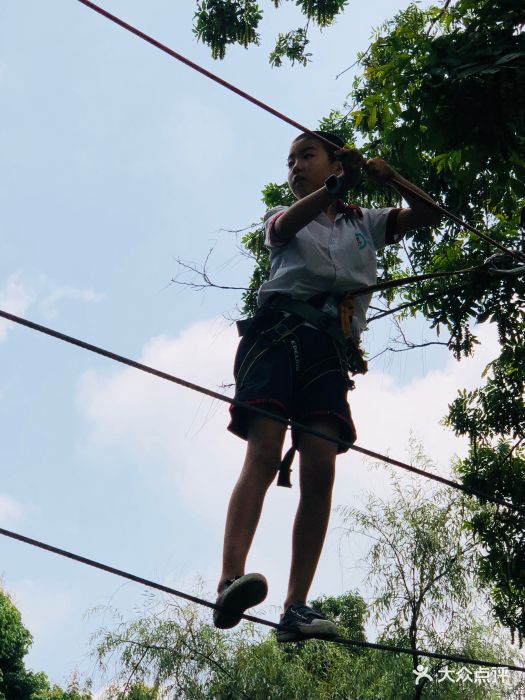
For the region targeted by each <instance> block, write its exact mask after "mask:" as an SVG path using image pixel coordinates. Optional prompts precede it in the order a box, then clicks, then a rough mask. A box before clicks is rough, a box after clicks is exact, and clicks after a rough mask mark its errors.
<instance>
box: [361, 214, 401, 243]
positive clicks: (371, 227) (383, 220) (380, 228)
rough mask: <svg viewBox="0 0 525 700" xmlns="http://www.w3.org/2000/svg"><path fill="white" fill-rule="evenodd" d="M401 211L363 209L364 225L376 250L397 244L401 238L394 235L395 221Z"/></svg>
mask: <svg viewBox="0 0 525 700" xmlns="http://www.w3.org/2000/svg"><path fill="white" fill-rule="evenodd" d="M400 211H401V209H396V208H392V207H386V208H384V209H363V210H362V212H363V220H362V225H364V226H365V227H366V229H367V231H368V233H369V234H370V238H371V239H372V241H373V243H374V247H375V249H376V250H381V248H384V247H385V246H386V245H391V244H392V243H397V242H398V241H400V240H401V238H402V237H403V236H402V235H396V232H395V231H396V221H397V217H398V215H399V212H400Z"/></svg>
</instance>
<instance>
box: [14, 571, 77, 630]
mask: <svg viewBox="0 0 525 700" xmlns="http://www.w3.org/2000/svg"><path fill="white" fill-rule="evenodd" d="M10 594H11V595H12V597H13V601H14V603H15V605H16V606H17V608H18V609H19V610H20V612H21V613H22V621H23V623H24V625H25V626H26V627H27V628H28V629H30V630H31V634H33V636H34V637H35V638H38V639H39V641H40V643H43V642H44V643H45V640H46V639H52V638H53V637H54V635H56V634H57V633H59V632H60V631H61V630H62V629H63V628H64V625H65V624H66V623H67V622H68V620H69V619H70V616H71V615H72V614H73V613H75V614H76V610H75V609H74V604H73V599H72V596H71V593H70V592H69V591H66V590H57V589H56V587H54V588H53V589H52V590H46V588H45V587H43V584H42V581H33V580H30V579H23V580H22V581H20V582H18V583H16V584H15V585H14V586H11V589H10Z"/></svg>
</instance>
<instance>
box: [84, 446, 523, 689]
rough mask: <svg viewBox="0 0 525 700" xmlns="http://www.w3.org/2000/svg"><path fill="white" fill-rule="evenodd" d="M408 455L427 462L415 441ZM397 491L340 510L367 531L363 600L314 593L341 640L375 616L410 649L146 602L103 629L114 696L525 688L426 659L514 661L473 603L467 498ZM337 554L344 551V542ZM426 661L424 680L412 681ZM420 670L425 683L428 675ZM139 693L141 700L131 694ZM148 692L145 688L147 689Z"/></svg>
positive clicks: (351, 526) (507, 678) (351, 528)
mask: <svg viewBox="0 0 525 700" xmlns="http://www.w3.org/2000/svg"><path fill="white" fill-rule="evenodd" d="M413 461H414V462H415V463H416V464H417V465H418V466H419V467H422V466H424V467H426V468H431V467H430V466H429V464H428V458H426V457H425V456H424V454H423V453H422V450H421V448H420V447H418V446H417V445H414V450H413ZM391 481H392V485H393V488H394V494H395V495H394V498H393V499H392V500H391V501H389V502H384V501H382V500H380V499H378V498H377V497H374V496H370V498H369V500H368V501H367V502H365V503H363V504H362V506H360V507H359V508H342V509H341V515H342V518H343V530H346V531H347V532H348V533H349V535H351V536H352V537H354V538H355V537H356V531H359V532H360V533H362V534H364V535H365V536H367V537H369V538H370V542H371V545H370V547H369V550H368V555H367V557H366V561H365V564H364V573H365V574H366V581H367V584H368V585H367V589H368V590H371V591H372V592H373V595H372V596H371V597H370V600H369V601H368V602H367V603H365V601H364V599H363V598H362V597H361V595H360V594H359V593H357V592H355V591H348V592H346V593H344V594H342V595H339V596H333V597H321V598H318V599H317V600H314V601H311V605H313V606H314V607H315V608H317V609H320V610H321V611H323V612H324V613H325V614H327V615H328V616H330V618H331V619H334V620H336V621H337V624H338V627H339V631H340V634H341V636H342V637H345V638H347V639H353V640H357V641H366V631H365V629H366V622H367V620H368V618H369V616H372V617H373V618H374V619H375V620H376V622H377V623H378V625H379V627H380V629H381V633H380V635H379V639H378V641H379V642H382V643H384V644H388V645H396V646H402V647H405V648H409V649H412V650H413V651H414V656H411V655H401V654H394V653H391V652H385V651H379V650H373V649H363V648H359V647H346V646H342V645H338V644H332V643H329V642H325V641H322V640H310V641H306V642H300V643H292V644H279V643H277V641H276V639H275V635H274V634H273V632H270V633H267V632H265V631H261V630H260V628H259V629H257V628H256V627H254V626H253V625H252V624H251V623H243V624H242V625H241V626H240V627H239V628H236V629H235V630H232V631H231V632H229V633H227V632H224V631H221V630H217V629H215V628H214V627H212V626H211V624H210V622H209V613H205V614H202V612H201V611H200V610H198V609H197V608H195V607H194V606H188V605H179V604H178V603H177V602H174V601H173V599H152V600H151V601H150V606H151V607H150V608H149V609H148V610H147V611H146V612H145V614H142V615H140V616H139V617H138V619H136V620H134V621H131V622H119V623H118V624H117V625H116V627H115V628H113V629H109V630H107V629H106V630H101V631H100V638H99V643H98V646H97V654H98V657H99V660H100V662H101V663H102V665H103V667H106V664H108V663H110V662H113V663H115V665H116V677H115V682H114V684H113V685H112V686H110V688H109V693H108V697H111V698H112V700H124V698H130V697H132V696H131V695H128V694H127V686H128V685H129V684H131V683H135V684H136V685H137V686H140V685H141V684H143V683H147V684H148V685H149V686H150V687H152V688H154V689H155V691H156V692H158V696H157V695H156V694H153V695H152V696H151V698H152V700H156V698H157V697H158V698H161V697H173V696H176V697H178V698H181V700H208V699H209V698H214V699H216V700H227V699H230V698H232V699H233V698H235V699H237V698H242V699H243V700H296V699H297V700H299V698H300V699H301V700H348V698H352V700H391V698H394V697H395V698H396V699H399V700H419V699H420V698H429V699H430V698H432V700H456V699H457V700H463V698H465V697H467V693H468V697H469V700H503V698H508V699H509V700H510V698H511V697H516V693H517V692H519V691H521V690H523V689H524V687H525V685H524V683H525V682H524V681H523V678H522V677H521V674H511V673H510V672H509V673H508V674H505V675H503V674H501V675H500V676H498V675H497V674H495V673H494V674H492V675H491V674H485V673H484V672H483V670H482V669H481V670H480V669H479V668H477V667H475V666H473V667H470V668H466V667H462V666H461V665H459V664H452V663H450V664H449V663H447V662H445V661H441V660H435V659H428V658H425V657H422V656H420V655H418V654H417V650H418V649H425V648H426V649H431V650H433V651H440V652H443V653H449V654H450V653H452V654H459V655H464V656H470V657H473V658H482V659H485V660H487V661H496V662H500V663H512V662H513V659H514V658H515V657H516V650H515V649H512V648H511V646H510V643H509V640H508V636H507V635H503V633H502V628H500V627H498V625H494V624H493V621H492V620H491V619H490V618H487V616H486V614H484V613H483V611H482V610H480V607H481V606H480V591H479V589H478V588H477V587H476V583H475V578H474V576H473V565H472V564H473V560H474V558H473V553H474V550H475V549H476V547H477V544H476V542H475V541H474V538H473V536H472V532H470V531H465V530H464V528H463V527H462V524H463V515H464V509H465V508H468V505H467V504H466V503H465V499H464V497H463V496H462V495H461V496H458V495H456V494H451V493H450V491H449V490H448V489H443V488H439V489H434V490H433V492H432V494H430V495H431V498H429V493H428V492H427V491H423V490H422V489H421V486H420V484H419V483H418V482H415V481H413V482H411V483H407V481H406V480H405V481H403V482H401V481H400V480H399V478H398V477H396V475H395V474H394V473H391ZM342 551H343V552H344V547H343V548H342ZM420 667H423V668H424V669H425V671H426V674H427V678H426V679H423V680H422V681H419V682H417V683H416V682H415V681H416V675H415V674H414V671H417V670H418V668H420ZM428 676H429V677H430V678H431V680H429V679H428ZM138 697H140V698H142V696H140V695H139V696H138ZM146 698H148V700H149V696H146Z"/></svg>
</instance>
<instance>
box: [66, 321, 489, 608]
mask: <svg viewBox="0 0 525 700" xmlns="http://www.w3.org/2000/svg"><path fill="white" fill-rule="evenodd" d="M478 331H479V337H480V340H481V342H482V345H481V348H480V349H478V351H477V354H476V356H475V357H474V358H469V359H467V360H464V361H462V362H461V363H457V362H456V361H455V360H453V359H452V358H451V359H450V360H449V362H448V363H447V365H446V367H445V369H443V370H439V371H435V370H434V371H430V372H428V373H427V374H426V375H424V376H423V377H421V378H419V379H415V380H413V381H411V382H409V383H405V384H403V383H401V382H400V381H399V380H397V379H396V378H395V377H393V376H391V375H389V374H387V373H381V372H376V373H374V372H370V373H369V374H368V375H367V376H365V377H359V378H358V388H357V390H356V391H355V392H354V393H353V394H351V395H350V402H351V405H352V410H353V414H354V419H355V422H356V424H357V428H358V433H359V440H358V444H359V445H361V446H363V447H367V448H369V449H371V450H375V451H378V452H380V453H388V454H390V455H391V456H392V457H396V458H398V459H400V460H405V461H406V460H407V457H408V449H407V448H408V442H409V437H410V432H411V431H413V432H414V434H415V435H416V436H417V437H418V438H420V439H421V440H422V442H423V445H424V448H425V451H426V453H427V454H428V455H429V456H430V457H431V458H432V459H433V460H434V462H435V463H436V464H437V465H439V467H440V470H439V471H440V473H442V474H445V475H446V474H447V473H448V465H449V462H450V459H451V457H452V456H453V455H454V454H455V453H461V452H464V451H465V449H466V441H465V440H464V439H458V438H456V437H455V436H454V435H453V434H452V433H451V432H450V431H447V430H445V429H444V428H443V427H441V426H440V425H439V421H440V420H441V419H442V417H443V416H444V415H445V414H446V412H447V405H448V403H450V402H451V401H452V400H453V399H454V397H455V395H456V391H457V389H458V388H460V387H463V386H466V387H471V386H475V385H476V383H478V382H479V378H480V374H481V371H482V370H483V368H484V366H485V365H486V363H487V362H488V361H489V360H490V359H492V358H493V357H494V355H495V353H496V351H497V340H496V337H495V333H494V332H493V330H492V328H490V327H484V328H480V329H478ZM237 342H238V339H237V336H236V333H235V331H234V329H233V328H228V327H227V326H226V324H225V322H223V321H222V320H210V321H207V322H200V323H197V324H194V325H192V326H190V327H189V328H187V329H186V330H185V331H184V332H182V333H181V334H180V335H179V336H178V337H176V338H171V337H167V336H160V337H156V338H153V339H152V340H151V341H150V342H149V343H148V344H147V345H146V346H145V348H144V351H143V354H142V357H141V358H140V361H141V362H143V363H144V364H148V365H151V366H153V367H156V368H159V369H163V370H165V371H167V372H172V373H174V374H176V375H178V376H179V377H182V378H184V379H187V380H189V381H193V382H195V383H197V384H201V385H203V386H206V387H209V388H212V389H215V388H216V387H217V385H218V384H220V383H221V382H224V381H226V382H228V381H231V379H230V378H231V367H232V364H233V357H234V352H235V348H236V345H237ZM77 398H78V407H79V410H80V411H81V412H82V413H84V415H85V417H86V418H87V420H88V425H89V440H90V446H91V449H94V450H97V449H101V450H104V451H105V450H107V448H108V447H111V448H112V449H114V450H116V451H117V453H120V455H121V456H122V459H119V458H118V454H117V458H116V459H115V460H114V461H115V462H116V463H119V462H120V463H122V462H125V461H126V459H127V462H130V461H131V462H133V463H136V464H137V465H140V464H143V465H145V466H144V467H140V466H138V467H137V470H138V471H137V474H136V475H135V478H139V479H140V478H144V479H150V478H151V473H152V471H154V472H155V473H157V474H159V473H160V472H162V473H163V474H164V476H167V477H168V479H169V481H170V483H171V485H172V488H173V503H174V508H175V509H176V508H177V504H178V503H180V504H181V505H183V507H184V511H185V512H190V513H192V514H193V516H194V517H195V520H196V521H198V522H199V523H200V525H201V526H202V525H206V526H207V527H209V532H210V537H212V538H213V539H217V538H218V537H219V536H221V533H222V528H223V524H224V518H225V512H226V507H227V503H228V499H229V495H230V492H231V489H232V486H233V484H234V482H235V479H236V476H237V474H238V473H239V470H240V467H241V464H242V460H243V456H244V443H243V442H242V441H241V440H239V439H238V438H236V437H234V436H232V435H231V434H230V433H228V432H227V431H226V424H227V422H228V413H227V407H226V406H225V405H223V404H222V403H221V404H219V402H217V401H214V400H212V399H209V398H207V397H203V396H201V395H199V394H196V393H194V392H191V391H189V390H188V389H184V388H181V387H178V386H174V385H171V384H169V383H168V382H164V381H162V380H157V379H155V378H153V377H148V376H146V375H144V374H142V373H140V372H137V371H135V370H132V369H127V368H126V369H124V370H122V369H120V368H119V369H116V370H115V371H112V372H110V373H108V372H97V371H94V370H90V371H88V372H86V373H85V374H84V375H83V376H82V378H81V381H80V383H79V387H78V395H77ZM297 469H298V460H297V462H296V463H295V464H294V472H293V477H292V480H293V482H294V489H293V491H289V490H288V489H278V488H275V487H272V488H271V489H270V491H269V494H268V497H267V501H266V504H265V508H264V511H263V516H262V519H261V524H260V527H259V530H258V532H257V535H256V540H255V543H254V548H253V551H254V554H253V555H251V558H250V561H251V562H252V565H253V564H255V566H256V567H257V568H259V569H261V570H264V572H265V574H267V575H268V578H269V579H270V580H271V584H272V589H273V590H274V591H282V590H283V589H284V587H285V584H286V578H287V575H288V566H289V556H290V540H291V528H292V521H293V516H294V512H295V507H296V504H297V498H298V489H297V480H298V478H297ZM127 478H130V477H129V472H128V477H127ZM370 492H373V493H376V494H377V495H380V496H388V494H389V493H390V483H389V478H388V476H387V474H386V472H384V471H383V470H382V469H379V470H376V469H372V468H370V466H368V465H367V464H365V461H364V460H363V459H362V457H361V456H360V455H359V454H357V453H355V452H352V451H351V452H349V453H347V454H345V455H342V456H341V457H339V459H338V475H337V480H336V488H335V492H334V501H333V502H334V505H339V504H349V503H354V504H355V502H356V499H358V498H360V497H362V495H363V494H364V493H370ZM338 524H339V523H338V520H337V516H334V517H333V519H332V527H333V528H335V527H337V525H338ZM276 543H277V544H276ZM351 547H352V553H353V554H355V555H356V556H359V552H360V551H361V550H362V543H359V542H358V541H357V540H352V542H351ZM339 549H340V532H339V531H338V530H333V531H332V532H331V533H330V535H329V538H328V542H327V547H326V548H325V552H324V554H323V559H322V562H321V565H320V567H319V574H318V576H317V579H316V589H317V590H318V591H319V592H320V591H324V592H325V593H327V592H334V593H338V592H341V591H343V590H345V589H347V588H348V587H349V586H350V585H353V586H355V585H357V583H358V582H357V580H356V578H355V577H356V576H357V575H358V572H356V571H355V570H354V569H353V568H350V569H344V570H343V569H342V567H341V560H340V551H339ZM344 551H345V556H344V558H345V559H348V551H349V550H348V549H345V550H344ZM219 556H220V552H219V551H217V557H216V558H215V560H214V561H205V562H203V561H201V560H200V558H199V548H198V544H197V543H196V547H195V561H194V562H192V564H190V565H194V566H195V570H196V571H200V574H201V575H202V576H203V577H204V579H205V580H212V581H213V578H214V576H216V570H217V568H218V565H219ZM353 563H356V562H355V561H354V562H353ZM188 564H189V562H188ZM186 573H187V572H186ZM211 585H213V584H211ZM313 592H314V594H315V591H313ZM271 602H273V603H277V604H278V603H279V602H280V601H279V599H274V600H273V601H271Z"/></svg>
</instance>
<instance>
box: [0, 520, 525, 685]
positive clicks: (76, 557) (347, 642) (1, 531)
mask: <svg viewBox="0 0 525 700" xmlns="http://www.w3.org/2000/svg"><path fill="white" fill-rule="evenodd" d="M0 535H3V536H5V537H9V538H11V539H13V540H17V541H18V542H23V543H24V544H28V545H30V546H31V547H37V548H38V549H43V550H45V551H46V552H51V553H52V554H57V555H58V556H61V557H65V558H67V559H72V560H73V561H77V562H79V563H80V564H84V565H86V566H90V567H92V568H94V569H99V570H100V571H105V572H107V573H109V574H112V575H114V576H119V577H120V578H125V579H127V580H128V581H133V582H135V583H140V584H141V585H143V586H146V587H147V588H154V589H155V590H157V591H161V592H162V593H168V594H170V595H173V596H176V597H177V598H183V599H184V600H187V601H189V602H191V603H195V604H197V605H202V606H204V607H206V608H211V609H212V610H220V609H221V608H220V606H218V605H216V604H215V603H212V602H210V601H209V600H205V599H204V598H199V597H197V596H194V595H191V594H189V593H185V592H183V591H178V590H176V589H175V588H171V587H169V586H165V585H163V584H162V583H157V582H156V581H151V580H149V579H146V578H143V577H142V576H137V575H136V574H131V573H129V572H127V571H123V570H122V569H117V568H115V567H114V566H109V565H108V564H102V563H101V562H98V561H95V560H94V559H89V558H88V557H84V556H81V555H80V554H75V553H74V552H69V551H67V550H65V549H61V548H60V547H55V546H53V545H50V544H46V543H45V542H41V541H40V540H35V539H33V538H32V537H27V536H26V535H21V534H20V533H18V532H13V531H12V530H6V529H5V528H2V527H0ZM242 618H243V619H244V620H248V621H249V622H254V623H256V624H258V625H264V626H265V627H272V628H273V629H276V630H278V629H282V628H281V625H279V624H278V623H276V622H272V621H271V620H265V619H263V618H261V617H255V616H254V615H246V614H243V615H242ZM323 641H330V642H333V643H335V644H340V645H342V646H348V647H362V648H366V649H378V650H379V651H390V652H393V653H398V654H410V656H427V657H429V658H432V659H441V660H443V661H452V662H456V663H462V664H471V665H475V666H488V667H490V668H507V669H509V670H510V671H520V672H521V673H524V672H525V667H523V666H514V665H511V664H502V663H499V662H496V661H483V660H481V659H473V658H470V657H467V656H458V655H455V654H445V653H440V652H434V651H425V650H422V649H407V648H405V647H398V646H390V645H388V644H379V643H376V642H364V641H361V640H358V639H347V638H345V637H339V636H338V637H333V638H331V639H326V640H323Z"/></svg>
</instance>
